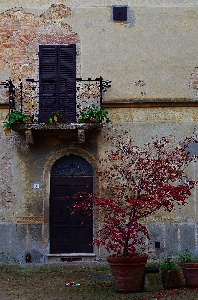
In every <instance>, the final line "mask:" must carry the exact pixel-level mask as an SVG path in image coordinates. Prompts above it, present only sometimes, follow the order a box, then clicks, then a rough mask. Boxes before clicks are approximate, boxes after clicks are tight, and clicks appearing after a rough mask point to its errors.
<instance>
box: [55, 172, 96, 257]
mask: <svg viewBox="0 0 198 300" xmlns="http://www.w3.org/2000/svg"><path fill="white" fill-rule="evenodd" d="M50 189H51V197H50V253H92V252H93V246H92V245H91V243H92V240H93V216H90V217H88V216H87V215H85V214H84V213H83V212H79V211H75V212H74V213H73V214H71V211H70V210H69V209H68V206H71V205H72V204H74V202H76V201H81V200H82V199H83V197H82V196H81V197H79V198H77V199H74V198H73V195H75V194H76V193H87V194H90V193H93V177H83V176H82V177H51V188H50Z"/></svg>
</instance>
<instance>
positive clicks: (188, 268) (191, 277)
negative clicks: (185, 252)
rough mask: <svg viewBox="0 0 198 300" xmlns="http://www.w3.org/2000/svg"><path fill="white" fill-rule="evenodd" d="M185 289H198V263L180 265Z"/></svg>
mask: <svg viewBox="0 0 198 300" xmlns="http://www.w3.org/2000/svg"><path fill="white" fill-rule="evenodd" d="M180 265H181V267H182V270H183V275H184V279H185V283H186V286H187V287H190V288H191V287H192V288H195V287H198V263H181V264H180Z"/></svg>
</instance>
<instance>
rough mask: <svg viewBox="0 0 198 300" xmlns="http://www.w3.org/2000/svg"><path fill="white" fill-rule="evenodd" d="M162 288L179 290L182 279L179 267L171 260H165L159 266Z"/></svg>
mask: <svg viewBox="0 0 198 300" xmlns="http://www.w3.org/2000/svg"><path fill="white" fill-rule="evenodd" d="M160 269H161V277H162V283H163V287H164V288H165V289H172V288H181V287H182V278H181V274H180V268H179V265H178V264H177V263H176V262H175V261H173V260H172V259H171V258H169V257H168V258H166V259H165V260H164V261H163V262H162V263H161V265H160Z"/></svg>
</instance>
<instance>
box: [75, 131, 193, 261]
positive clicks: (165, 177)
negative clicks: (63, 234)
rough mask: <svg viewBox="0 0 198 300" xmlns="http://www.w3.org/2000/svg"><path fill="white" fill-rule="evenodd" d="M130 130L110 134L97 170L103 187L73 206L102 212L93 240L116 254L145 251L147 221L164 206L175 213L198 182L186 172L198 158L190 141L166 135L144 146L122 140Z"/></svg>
mask: <svg viewBox="0 0 198 300" xmlns="http://www.w3.org/2000/svg"><path fill="white" fill-rule="evenodd" d="M126 135H127V133H126ZM126 135H120V136H117V137H113V136H106V140H107V147H108V149H109V150H107V151H106V153H105V158H103V159H101V160H100V161H99V163H98V168H97V170H96V172H97V174H98V180H99V188H98V190H97V192H96V193H94V195H89V196H87V197H85V200H84V201H82V202H81V203H77V204H76V205H75V206H74V209H77V210H80V209H81V210H84V211H85V212H87V213H88V214H90V213H92V212H93V211H94V213H95V214H97V215H98V219H99V221H100V226H99V230H98V231H97V232H96V235H95V237H94V244H95V245H97V246H100V245H104V246H105V248H106V250H107V251H108V252H111V253H112V252H113V253H115V255H116V256H135V255H137V250H138V251H141V250H144V243H143V242H144V240H145V237H147V238H149V233H148V230H147V228H146V226H145V225H143V224H142V220H143V219H145V218H146V217H148V216H150V215H151V214H153V213H155V212H156V211H158V210H160V209H164V210H165V211H168V212H170V211H172V210H173V209H174V207H175V205H185V204H186V200H187V198H188V197H189V196H190V195H191V189H192V188H193V187H194V185H195V181H193V180H188V179H187V178H188V177H189V176H187V174H186V167H187V166H188V165H189V164H190V162H191V161H192V160H193V159H194V157H191V156H190V155H189V153H188V152H187V148H188V145H189V142H190V141H191V140H187V139H186V141H185V143H183V145H179V144H178V143H176V141H174V140H173V138H170V137H169V138H168V137H167V138H166V137H163V138H161V139H158V140H157V139H156V140H154V141H153V142H152V143H149V144H147V145H145V147H144V149H139V148H137V147H136V146H135V145H134V142H133V140H131V139H127V140H125V141H123V137H124V136H126ZM92 208H93V209H92Z"/></svg>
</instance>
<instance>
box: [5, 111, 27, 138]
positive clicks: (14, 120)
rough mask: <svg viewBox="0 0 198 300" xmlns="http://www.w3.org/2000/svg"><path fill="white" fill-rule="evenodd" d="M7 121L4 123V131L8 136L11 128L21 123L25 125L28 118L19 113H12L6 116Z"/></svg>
mask: <svg viewBox="0 0 198 300" xmlns="http://www.w3.org/2000/svg"><path fill="white" fill-rule="evenodd" d="M7 119H8V121H6V122H4V125H3V126H4V131H5V133H6V134H9V133H10V131H11V129H12V128H13V126H15V125H17V124H21V123H26V122H27V120H28V117H27V116H26V115H24V114H23V113H22V112H20V111H13V112H11V113H8V115H7Z"/></svg>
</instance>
